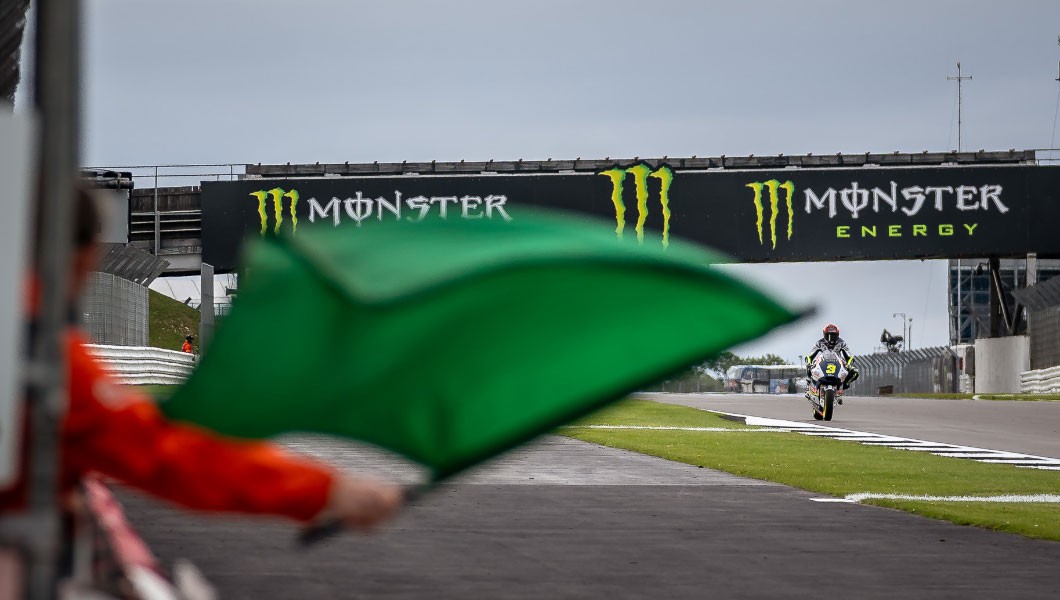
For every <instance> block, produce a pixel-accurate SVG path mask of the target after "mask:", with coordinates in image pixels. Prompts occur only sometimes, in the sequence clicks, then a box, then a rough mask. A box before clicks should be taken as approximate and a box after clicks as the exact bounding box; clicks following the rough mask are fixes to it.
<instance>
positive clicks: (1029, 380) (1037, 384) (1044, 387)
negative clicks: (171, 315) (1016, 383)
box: [1020, 366, 1060, 394]
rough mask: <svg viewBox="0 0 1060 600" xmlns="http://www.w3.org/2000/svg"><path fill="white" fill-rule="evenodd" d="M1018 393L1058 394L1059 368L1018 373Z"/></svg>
mask: <svg viewBox="0 0 1060 600" xmlns="http://www.w3.org/2000/svg"><path fill="white" fill-rule="evenodd" d="M1020 393H1022V394H1056V393H1060V366H1057V367H1049V368H1048V369H1037V370H1035V371H1023V372H1022V373H1020Z"/></svg>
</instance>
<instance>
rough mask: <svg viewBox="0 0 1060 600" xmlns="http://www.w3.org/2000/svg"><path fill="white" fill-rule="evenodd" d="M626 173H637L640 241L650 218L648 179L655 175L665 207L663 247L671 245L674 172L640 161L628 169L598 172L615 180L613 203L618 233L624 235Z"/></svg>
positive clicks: (634, 180) (663, 214) (637, 230)
mask: <svg viewBox="0 0 1060 600" xmlns="http://www.w3.org/2000/svg"><path fill="white" fill-rule="evenodd" d="M626 174H632V175H633V185H634V191H635V192H636V197H637V225H636V227H635V228H634V229H635V230H636V232H637V241H638V242H643V241H644V223H645V221H647V219H648V178H649V177H654V178H656V179H658V180H659V181H660V188H659V204H660V205H661V206H662V216H663V238H662V244H663V247H667V246H669V245H670V184H671V183H672V182H673V180H674V172H673V171H671V170H670V168H669V167H667V166H665V165H664V166H661V167H659V168H658V169H655V170H654V171H653V170H652V168H651V167H649V166H648V165H646V164H643V163H642V164H639V165H635V166H632V167H630V168H628V169H618V168H615V169H608V170H607V171H602V172H600V173H597V175H604V176H606V177H609V178H610V179H611V203H612V204H614V205H615V221H616V223H617V226H616V227H615V233H616V234H618V237H620V238H621V237H622V232H623V231H624V230H625V228H626V205H625V203H624V202H623V201H622V192H623V188H624V183H625V180H626Z"/></svg>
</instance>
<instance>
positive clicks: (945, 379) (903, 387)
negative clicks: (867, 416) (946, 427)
mask: <svg viewBox="0 0 1060 600" xmlns="http://www.w3.org/2000/svg"><path fill="white" fill-rule="evenodd" d="M854 365H855V366H857V368H858V371H859V373H860V376H859V377H858V380H857V381H856V382H855V383H854V385H853V386H852V389H853V393H855V394H859V395H863V396H864V395H868V396H875V395H881V394H916V393H920V394H931V393H935V394H938V393H953V392H956V391H957V390H958V371H957V355H956V354H955V353H954V352H953V351H952V350H951V349H950V348H948V347H946V346H936V347H934V348H918V349H916V350H905V351H902V352H884V353H880V354H867V355H864V356H857V357H855V358H854Z"/></svg>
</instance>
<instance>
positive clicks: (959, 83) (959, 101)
mask: <svg viewBox="0 0 1060 600" xmlns="http://www.w3.org/2000/svg"><path fill="white" fill-rule="evenodd" d="M971 78H972V76H971V75H969V76H967V77H962V76H961V61H957V76H956V77H947V78H946V79H947V80H949V81H956V82H957V152H960V151H961V105H962V104H963V99H962V97H961V86H962V84H963V83H964V80H965V79H968V80H970V79H971Z"/></svg>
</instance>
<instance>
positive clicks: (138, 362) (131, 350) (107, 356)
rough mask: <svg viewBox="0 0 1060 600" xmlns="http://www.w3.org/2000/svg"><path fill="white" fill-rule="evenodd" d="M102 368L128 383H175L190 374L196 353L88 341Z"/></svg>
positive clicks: (89, 347) (193, 366)
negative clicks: (90, 342)
mask: <svg viewBox="0 0 1060 600" xmlns="http://www.w3.org/2000/svg"><path fill="white" fill-rule="evenodd" d="M87 347H88V351H89V352H90V353H91V354H92V355H93V356H95V357H96V358H98V359H99V360H100V361H101V362H102V363H103V368H104V370H106V371H107V373H108V374H109V375H111V376H112V377H114V378H115V379H117V380H118V381H119V382H121V383H124V384H127V385H176V384H179V383H182V382H183V381H184V380H185V379H187V377H188V375H191V371H192V369H194V368H195V355H194V354H189V353H187V352H178V351H176V350H166V349H163V348H152V347H150V346H109V345H104V344H89V345H88V346H87Z"/></svg>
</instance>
